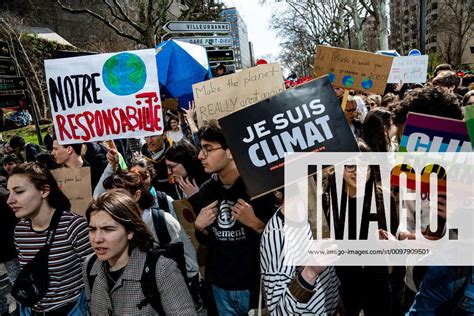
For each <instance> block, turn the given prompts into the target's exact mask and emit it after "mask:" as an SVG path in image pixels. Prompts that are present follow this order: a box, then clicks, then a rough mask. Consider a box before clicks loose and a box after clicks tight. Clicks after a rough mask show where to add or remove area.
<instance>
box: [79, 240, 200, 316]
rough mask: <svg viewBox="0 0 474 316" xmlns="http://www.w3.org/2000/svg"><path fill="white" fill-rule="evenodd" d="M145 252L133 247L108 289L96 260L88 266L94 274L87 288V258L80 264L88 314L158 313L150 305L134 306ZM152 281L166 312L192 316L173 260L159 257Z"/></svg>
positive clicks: (189, 300)
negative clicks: (122, 268)
mask: <svg viewBox="0 0 474 316" xmlns="http://www.w3.org/2000/svg"><path fill="white" fill-rule="evenodd" d="M145 259H146V254H145V253H144V252H142V251H140V250H139V249H137V248H136V249H133V251H132V254H131V256H130V259H129V261H128V264H127V266H126V267H125V270H124V271H123V274H122V276H121V277H120V278H119V279H118V280H117V282H116V283H115V285H114V287H113V288H112V290H109V287H108V285H107V276H106V274H105V270H104V269H105V265H104V264H103V263H102V262H101V261H100V260H97V261H96V262H95V263H94V265H93V266H92V269H91V272H90V274H91V275H96V278H95V281H94V287H93V289H92V293H93V295H92V297H91V291H90V288H89V284H88V279H87V276H86V267H87V263H88V262H89V260H90V257H89V258H87V260H86V261H85V263H84V265H83V271H82V273H83V276H84V280H85V282H84V283H85V284H86V295H87V302H88V304H89V310H90V313H91V315H158V313H157V312H156V311H155V310H154V309H153V308H152V307H151V305H150V304H147V305H146V306H144V307H142V309H138V307H137V304H139V303H140V302H141V301H142V300H143V299H144V298H145V296H144V295H143V291H142V289H141V282H140V279H141V276H142V272H143V267H144V265H145ZM155 277H156V283H157V286H158V291H159V292H160V297H161V304H162V306H163V310H164V311H165V313H166V314H167V315H196V310H195V308H194V304H193V300H192V298H191V295H190V294H189V291H188V289H187V287H186V284H185V282H184V279H183V277H182V275H181V272H180V271H179V269H178V267H177V265H176V263H175V262H174V261H173V260H171V259H168V258H165V257H163V256H161V257H160V258H159V259H158V261H157V263H156V276H155Z"/></svg>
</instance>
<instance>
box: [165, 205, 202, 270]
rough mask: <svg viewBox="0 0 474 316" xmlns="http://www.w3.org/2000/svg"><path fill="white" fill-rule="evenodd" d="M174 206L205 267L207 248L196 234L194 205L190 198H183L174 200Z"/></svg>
mask: <svg viewBox="0 0 474 316" xmlns="http://www.w3.org/2000/svg"><path fill="white" fill-rule="evenodd" d="M173 208H174V210H175V212H176V216H177V217H178V221H179V223H180V224H181V226H182V227H183V229H184V231H185V232H186V235H188V237H189V239H191V243H192V244H193V246H194V249H195V250H196V254H197V258H198V264H199V267H200V268H202V269H203V268H204V266H205V264H206V255H207V249H205V247H203V246H202V245H201V244H200V243H199V241H197V239H196V236H195V234H194V221H195V220H196V215H195V213H194V212H193V207H192V206H191V203H189V201H188V200H186V199H183V200H175V201H173ZM201 272H203V271H201Z"/></svg>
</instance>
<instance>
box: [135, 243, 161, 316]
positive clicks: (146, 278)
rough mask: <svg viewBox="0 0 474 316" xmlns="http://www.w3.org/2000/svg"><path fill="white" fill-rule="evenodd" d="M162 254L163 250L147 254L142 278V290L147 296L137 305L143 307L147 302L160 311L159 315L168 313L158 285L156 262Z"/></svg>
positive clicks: (139, 307)
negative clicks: (164, 308)
mask: <svg viewBox="0 0 474 316" xmlns="http://www.w3.org/2000/svg"><path fill="white" fill-rule="evenodd" d="M160 256H161V252H159V251H154V252H153V253H150V252H148V253H147V254H146V260H145V266H144V267H143V272H142V278H141V280H140V283H141V287H142V292H143V295H144V296H145V298H144V299H143V300H142V301H141V302H140V303H139V304H138V305H137V307H138V309H142V308H143V307H144V306H146V305H147V304H150V305H151V307H153V309H154V310H155V311H156V312H157V313H158V315H166V314H165V311H164V310H163V306H162V305H161V298H160V292H159V291H158V286H157V285H156V263H157V262H158V258H159V257H160Z"/></svg>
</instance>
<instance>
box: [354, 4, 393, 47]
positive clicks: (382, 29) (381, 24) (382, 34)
mask: <svg viewBox="0 0 474 316" xmlns="http://www.w3.org/2000/svg"><path fill="white" fill-rule="evenodd" d="M358 1H359V3H360V5H362V7H363V8H364V10H366V11H367V12H368V14H369V15H370V16H372V17H373V18H374V20H375V30H374V31H375V32H377V34H378V36H379V47H378V48H379V49H388V14H387V13H388V12H387V0H358Z"/></svg>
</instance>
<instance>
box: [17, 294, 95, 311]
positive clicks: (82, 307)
mask: <svg viewBox="0 0 474 316" xmlns="http://www.w3.org/2000/svg"><path fill="white" fill-rule="evenodd" d="M18 306H19V308H18V310H19V312H20V316H30V314H31V308H29V307H24V306H21V304H18ZM84 315H89V312H88V310H87V304H86V293H85V291H84V290H83V291H82V293H81V296H79V300H78V301H77V303H76V305H74V307H73V308H72V309H71V311H70V312H69V313H68V314H67V316H84Z"/></svg>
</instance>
